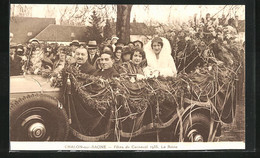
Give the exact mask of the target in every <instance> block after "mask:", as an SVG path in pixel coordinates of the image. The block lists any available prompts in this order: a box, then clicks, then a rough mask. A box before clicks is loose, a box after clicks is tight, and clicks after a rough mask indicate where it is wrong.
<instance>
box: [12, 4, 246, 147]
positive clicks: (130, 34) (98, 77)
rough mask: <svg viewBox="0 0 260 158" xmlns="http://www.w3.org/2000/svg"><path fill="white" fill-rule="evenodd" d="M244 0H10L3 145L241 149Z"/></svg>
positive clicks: (243, 80)
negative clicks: (182, 1) (185, 1)
mask: <svg viewBox="0 0 260 158" xmlns="http://www.w3.org/2000/svg"><path fill="white" fill-rule="evenodd" d="M245 18H246V17H245V5H121V4H120V5H119V4H114V5H101V4H98V5H90V4H89V5H87V4H11V5H10V51H9V56H10V58H9V59H10V62H9V63H10V66H9V67H10V150H11V151H23V150H27V151H42V150H59V151H63V150H69V151H77V150H84V151H92V150H93V151H94V150H142V151H144V150H168V151H171V150H221V149H245V65H246V63H245Z"/></svg>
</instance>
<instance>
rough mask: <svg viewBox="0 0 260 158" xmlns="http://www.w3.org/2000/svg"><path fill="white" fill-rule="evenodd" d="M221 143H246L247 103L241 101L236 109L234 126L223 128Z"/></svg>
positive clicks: (228, 125) (225, 125)
mask: <svg viewBox="0 0 260 158" xmlns="http://www.w3.org/2000/svg"><path fill="white" fill-rule="evenodd" d="M221 132H222V133H221V136H220V139H219V141H244V142H245V103H244V101H239V102H238V104H237V109H236V116H235V120H234V122H233V123H232V124H224V125H223V126H222V131H221Z"/></svg>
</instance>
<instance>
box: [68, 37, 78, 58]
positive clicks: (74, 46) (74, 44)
mask: <svg viewBox="0 0 260 158" xmlns="http://www.w3.org/2000/svg"><path fill="white" fill-rule="evenodd" d="M79 46H80V44H79V41H78V40H73V41H72V42H71V43H70V48H71V53H70V54H71V56H72V57H74V56H75V50H76V49H77V48H79Z"/></svg>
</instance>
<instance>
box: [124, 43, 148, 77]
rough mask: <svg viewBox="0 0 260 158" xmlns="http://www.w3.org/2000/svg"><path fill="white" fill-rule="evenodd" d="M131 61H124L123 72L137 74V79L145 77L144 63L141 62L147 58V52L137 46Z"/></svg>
mask: <svg viewBox="0 0 260 158" xmlns="http://www.w3.org/2000/svg"><path fill="white" fill-rule="evenodd" d="M130 59H131V60H130V61H128V62H125V63H123V66H122V69H120V70H121V73H126V74H128V75H130V76H131V75H135V77H136V79H143V78H144V71H143V68H144V67H143V65H142V64H141V63H142V62H143V61H144V59H145V53H144V51H143V50H142V49H141V48H135V49H134V50H133V53H132V54H131V57H130Z"/></svg>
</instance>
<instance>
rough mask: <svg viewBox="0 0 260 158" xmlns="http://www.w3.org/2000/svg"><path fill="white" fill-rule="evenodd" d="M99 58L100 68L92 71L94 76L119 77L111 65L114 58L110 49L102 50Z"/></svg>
mask: <svg viewBox="0 0 260 158" xmlns="http://www.w3.org/2000/svg"><path fill="white" fill-rule="evenodd" d="M99 60H100V67H101V69H99V70H97V71H96V72H94V73H93V75H94V76H102V77H104V78H105V79H108V78H111V77H119V74H118V72H117V71H116V70H115V69H114V67H113V64H114V61H115V60H114V56H113V53H112V51H105V52H103V53H102V54H101V56H100V59H99Z"/></svg>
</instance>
